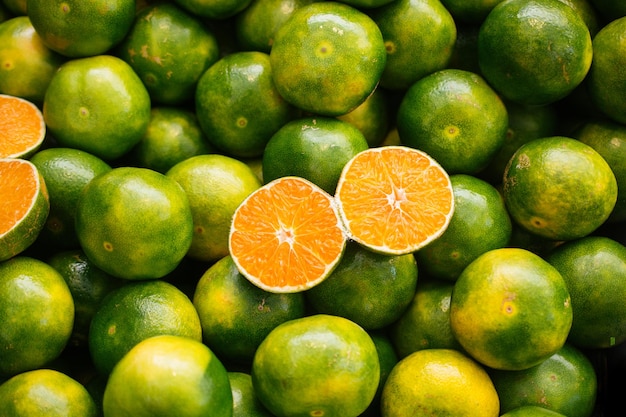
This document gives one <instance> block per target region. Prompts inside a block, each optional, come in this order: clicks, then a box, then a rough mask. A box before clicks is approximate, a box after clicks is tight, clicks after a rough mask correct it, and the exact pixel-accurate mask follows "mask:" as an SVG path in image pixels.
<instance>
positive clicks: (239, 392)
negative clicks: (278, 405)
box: [228, 371, 273, 417]
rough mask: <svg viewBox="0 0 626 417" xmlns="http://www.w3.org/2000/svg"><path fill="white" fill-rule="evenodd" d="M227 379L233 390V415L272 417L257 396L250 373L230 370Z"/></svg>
mask: <svg viewBox="0 0 626 417" xmlns="http://www.w3.org/2000/svg"><path fill="white" fill-rule="evenodd" d="M228 381H229V382H230V388H231V390H232V392H233V417H273V416H272V414H270V412H269V411H267V409H266V408H265V407H264V406H263V404H261V402H260V401H259V399H258V398H257V396H256V393H255V392H254V387H253V386H252V377H251V376H250V374H248V373H245V372H239V371H230V372H228Z"/></svg>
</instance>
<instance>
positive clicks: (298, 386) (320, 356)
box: [251, 314, 380, 417]
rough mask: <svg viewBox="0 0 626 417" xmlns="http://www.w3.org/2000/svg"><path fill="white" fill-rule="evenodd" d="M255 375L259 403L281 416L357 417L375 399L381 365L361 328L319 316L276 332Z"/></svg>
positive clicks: (259, 356)
mask: <svg viewBox="0 0 626 417" xmlns="http://www.w3.org/2000/svg"><path fill="white" fill-rule="evenodd" d="M251 376H252V385H253V387H254V390H255V392H256V393H257V396H258V398H259V400H260V401H261V403H263V405H264V406H265V407H267V409H268V410H269V411H270V412H271V413H273V414H275V415H277V416H284V417H286V416H296V415H302V416H304V415H307V416H325V417H357V416H358V415H359V414H361V413H362V412H363V411H365V409H366V408H367V407H368V405H369V404H370V402H371V401H372V400H373V398H374V395H375V394H376V390H377V388H378V382H379V380H380V363H379V360H378V353H377V351H376V346H375V345H374V342H373V341H372V338H371V337H370V336H369V335H368V334H367V332H365V330H363V328H361V327H360V326H358V325H357V324H355V323H354V322H352V321H350V320H348V319H345V318H342V317H338V316H329V315H324V314H316V315H312V316H307V317H303V318H299V319H295V320H290V321H287V322H285V323H283V324H281V325H279V326H277V327H276V328H275V329H274V330H272V331H271V332H270V333H269V334H268V335H267V337H266V338H265V339H264V340H263V342H262V343H261V345H260V346H259V348H258V349H257V351H256V354H255V356H254V361H253V362H252V371H251ZM277 387H280V389H277Z"/></svg>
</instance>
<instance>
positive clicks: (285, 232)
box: [276, 227, 296, 246]
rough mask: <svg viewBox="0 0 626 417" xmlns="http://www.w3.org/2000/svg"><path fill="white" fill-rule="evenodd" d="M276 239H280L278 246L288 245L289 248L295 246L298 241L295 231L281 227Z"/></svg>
mask: <svg viewBox="0 0 626 417" xmlns="http://www.w3.org/2000/svg"><path fill="white" fill-rule="evenodd" d="M276 238H277V239H278V244H283V243H287V244H289V246H293V244H294V242H295V240H296V237H295V234H294V233H293V230H292V229H289V228H286V227H281V228H280V229H278V230H277V231H276Z"/></svg>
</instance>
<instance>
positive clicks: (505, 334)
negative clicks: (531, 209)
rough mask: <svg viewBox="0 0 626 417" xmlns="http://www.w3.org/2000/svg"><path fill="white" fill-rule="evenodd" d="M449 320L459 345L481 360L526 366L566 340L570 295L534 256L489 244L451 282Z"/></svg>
mask: <svg viewBox="0 0 626 417" xmlns="http://www.w3.org/2000/svg"><path fill="white" fill-rule="evenodd" d="M450 324H451V326H452V331H453V333H454V335H455V337H456V339H457V340H458V341H459V343H460V344H461V346H462V347H463V348H464V350H465V351H466V352H467V353H469V354H470V355H471V356H472V357H473V358H475V359H476V360H478V361H479V362H480V363H482V364H484V365H486V366H488V367H491V368H495V369H504V370H522V369H528V368H530V367H533V366H535V365H538V364H539V363H541V362H542V361H544V360H545V359H547V358H548V357H550V356H552V355H553V354H554V353H556V352H557V351H558V350H559V349H560V348H561V347H562V346H563V344H565V341H566V339H567V336H568V334H569V330H570V328H571V325H572V306H571V298H570V295H569V292H568V289H567V286H566V285H565V281H564V280H563V277H562V276H561V274H560V273H559V272H558V270H556V269H555V268H554V267H553V266H552V265H550V264H549V263H548V262H547V261H545V260H543V259H542V258H541V257H539V256H538V255H535V254H533V253H532V252H529V251H527V250H524V249H518V248H500V249H494V250H491V251H489V252H486V253H484V254H482V255H481V256H479V257H478V258H477V259H476V260H474V261H473V262H472V263H471V264H469V265H468V266H467V267H466V268H465V269H464V270H463V272H462V273H461V275H460V276H459V278H458V279H457V281H456V282H455V284H454V289H453V291H452V298H451V303H450Z"/></svg>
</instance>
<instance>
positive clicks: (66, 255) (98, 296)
mask: <svg viewBox="0 0 626 417" xmlns="http://www.w3.org/2000/svg"><path fill="white" fill-rule="evenodd" d="M46 263H47V264H48V265H50V266H51V267H53V268H54V269H56V270H57V271H58V272H59V274H61V276H62V277H63V279H64V280H65V282H66V284H67V286H68V288H69V290H70V293H71V294H72V299H73V300H74V327H73V330H72V336H71V338H70V340H69V346H72V347H87V341H88V338H89V326H90V324H91V319H92V318H93V316H94V315H95V314H96V311H98V308H99V307H100V303H101V302H102V300H104V298H105V297H106V296H107V295H108V294H109V293H110V292H111V291H113V290H114V289H117V288H119V287H120V286H122V285H123V284H124V283H125V281H123V280H120V279H116V278H114V277H112V276H111V275H109V274H107V273H106V272H104V271H102V270H101V269H100V268H98V267H96V266H95V265H94V264H93V263H92V262H91V261H90V260H89V259H88V258H87V256H85V253H84V252H83V251H82V250H80V249H70V250H66V251H61V252H56V253H55V254H53V255H52V256H50V257H49V258H48V259H46Z"/></svg>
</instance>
